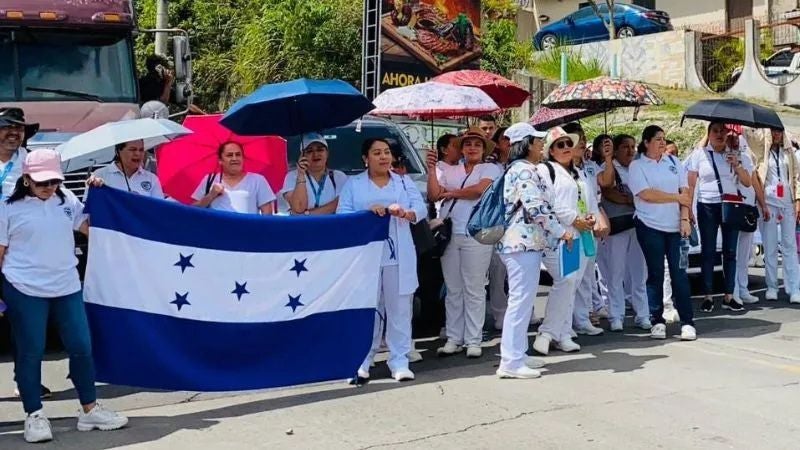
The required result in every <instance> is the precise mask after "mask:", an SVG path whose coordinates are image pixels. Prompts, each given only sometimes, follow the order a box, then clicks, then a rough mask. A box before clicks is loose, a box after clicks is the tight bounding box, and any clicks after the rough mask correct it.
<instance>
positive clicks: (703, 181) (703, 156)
mask: <svg viewBox="0 0 800 450" xmlns="http://www.w3.org/2000/svg"><path fill="white" fill-rule="evenodd" d="M726 151H727V150H726ZM712 155H713V156H712ZM712 157H713V158H714V162H715V163H716V165H717V170H718V171H719V178H720V180H721V181H722V192H724V193H725V194H736V187H737V185H738V184H739V181H738V179H737V177H736V173H735V172H734V170H733V169H732V168H731V165H730V164H728V161H726V160H725V152H722V153H719V152H715V151H714V149H713V148H712V147H711V146H710V145H708V146H706V147H705V148H697V149H695V150H694V151H693V152H692V154H691V155H689V158H688V159H687V160H686V170H688V171H689V172H697V185H696V189H695V190H696V191H697V201H698V202H700V203H712V204H713V203H722V196H720V194H719V186H718V185H717V177H716V175H715V174H714V165H713V164H712V163H711V158H712ZM747 161H749V166H748V165H746V161H745V160H744V159H742V167H744V169H745V170H747V172H748V173H752V172H753V162H752V160H747Z"/></svg>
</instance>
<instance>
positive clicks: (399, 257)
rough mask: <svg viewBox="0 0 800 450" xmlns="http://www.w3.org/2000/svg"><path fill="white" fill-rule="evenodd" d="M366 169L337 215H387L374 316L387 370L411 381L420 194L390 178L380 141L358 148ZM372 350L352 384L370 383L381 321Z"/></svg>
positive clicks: (422, 210)
mask: <svg viewBox="0 0 800 450" xmlns="http://www.w3.org/2000/svg"><path fill="white" fill-rule="evenodd" d="M361 155H362V157H363V158H364V163H365V164H366V165H367V170H366V171H364V172H362V173H360V174H358V175H355V176H352V177H350V179H349V180H348V181H347V183H346V184H345V186H344V189H343V190H342V193H341V195H340V196H339V206H338V207H337V210H336V212H337V214H342V213H352V212H357V211H372V212H374V213H375V214H377V215H379V216H384V215H386V214H389V215H391V216H392V218H391V221H390V222H389V238H388V239H387V240H386V243H385V244H384V248H383V260H382V262H381V281H380V286H381V289H380V293H379V297H378V307H377V310H378V311H385V320H386V345H387V346H388V347H389V359H388V361H387V365H388V366H389V370H391V372H392V378H394V379H395V380H397V381H408V380H413V379H414V372H412V371H411V370H410V369H409V368H408V362H409V361H408V353H409V352H410V351H411V348H412V347H411V310H412V307H411V303H412V301H411V299H412V296H413V295H414V291H416V289H417V286H418V284H419V282H418V280H417V253H416V249H415V248H414V241H413V239H412V237H411V224H412V223H417V222H419V221H420V220H422V219H424V218H425V214H426V212H427V209H426V206H425V202H424V201H423V200H422V194H420V193H419V190H418V189H417V187H416V186H415V185H414V184H413V183H406V182H405V180H404V178H403V177H402V176H400V175H397V174H395V173H392V171H391V168H392V151H391V149H390V147H389V143H388V142H387V141H385V140H383V139H367V140H366V141H364V144H363V146H362V148H361ZM375 320H376V324H375V328H374V330H375V332H374V334H373V340H372V347H371V349H370V352H369V354H368V355H367V357H366V358H365V359H364V363H363V364H362V365H361V367H360V368H359V369H358V378H357V379H356V380H354V382H355V383H356V384H362V383H365V382H366V381H368V380H369V368H370V364H371V363H372V359H373V358H374V356H375V353H376V352H377V350H378V347H379V345H380V342H381V329H382V327H381V324H380V317H379V315H378V314H376V317H375Z"/></svg>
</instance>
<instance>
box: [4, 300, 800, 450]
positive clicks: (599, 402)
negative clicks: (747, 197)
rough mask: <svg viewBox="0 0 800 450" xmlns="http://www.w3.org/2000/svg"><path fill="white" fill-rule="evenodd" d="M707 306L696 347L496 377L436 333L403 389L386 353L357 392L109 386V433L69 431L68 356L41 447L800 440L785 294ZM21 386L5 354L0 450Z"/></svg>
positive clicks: (620, 350) (617, 338)
mask: <svg viewBox="0 0 800 450" xmlns="http://www.w3.org/2000/svg"><path fill="white" fill-rule="evenodd" d="M757 293H758V295H761V296H763V292H757ZM698 315H699V318H698V322H697V328H698V334H699V339H698V341H696V342H681V341H679V340H677V339H675V338H674V337H673V338H670V339H668V340H667V341H653V340H651V339H649V338H648V337H647V334H646V333H644V332H639V331H634V330H632V329H631V330H628V331H626V332H625V333H614V334H611V333H606V334H605V335H604V336H600V337H594V338H590V337H582V338H580V340H579V342H580V343H581V345H583V350H582V351H581V352H580V353H576V354H571V355H566V354H563V353H554V354H552V356H549V357H547V358H546V359H547V361H548V366H547V371H546V373H545V374H544V376H543V377H542V378H540V379H538V380H500V379H498V378H497V377H496V376H495V375H494V371H495V370H496V366H497V363H498V357H497V356H496V353H497V352H498V351H499V350H498V342H497V340H496V339H494V340H491V341H489V342H487V343H486V347H485V349H484V356H483V357H482V358H480V359H477V360H467V359H466V358H465V357H464V356H463V355H460V356H454V357H449V358H438V357H436V356H435V348H436V347H437V346H439V345H441V342H440V341H436V340H426V341H422V342H418V343H417V346H418V348H421V349H422V350H423V355H424V357H425V360H424V361H422V362H420V363H417V364H414V365H413V366H412V368H413V370H415V371H416V373H417V380H416V381H415V382H412V383H404V384H399V383H395V382H393V381H390V380H388V379H386V378H385V377H387V376H388V371H387V370H386V368H385V366H384V365H383V364H379V365H378V367H377V368H376V369H375V370H374V371H373V382H372V383H370V384H369V385H367V386H365V387H363V388H354V387H350V386H347V385H345V384H344V383H342V382H335V383H326V384H319V385H312V386H303V387H297V388H289V389H280V390H272V391H260V392H246V393H228V394H198V393H191V392H149V391H142V390H138V389H134V388H128V387H118V386H105V385H104V386H100V387H99V394H100V396H101V397H102V398H104V399H105V403H106V404H107V405H108V406H110V407H112V408H115V409H118V410H122V411H124V412H125V413H126V414H128V415H129V416H130V417H131V423H130V426H129V427H128V428H127V429H124V430H119V431H115V432H105V433H101V432H91V433H79V432H77V431H74V427H75V423H76V420H75V418H74V417H75V413H76V410H77V402H76V400H75V392H74V390H73V389H72V387H71V385H70V384H69V382H68V380H66V379H65V375H66V373H67V363H66V361H65V360H64V359H62V358H61V357H60V356H59V355H52V358H51V359H50V360H48V361H47V362H46V363H45V364H44V369H43V370H44V380H45V382H46V384H47V385H48V386H50V387H51V388H53V390H54V393H55V398H54V399H53V400H52V401H48V402H46V406H45V408H46V411H47V413H48V414H49V415H50V417H52V418H54V420H53V426H54V431H55V434H56V440H55V441H54V443H51V444H45V445H40V446H37V447H35V448H43V449H45V448H58V449H84V450H93V449H106V448H119V447H129V448H155V449H162V448H163V449H171V450H172V449H176V448H192V449H206V448H208V449H227V448H231V449H233V448H236V449H241V448H288V447H291V448H337V449H338V448H348V449H349V448H353V449H368V448H497V447H500V446H502V447H504V448H537V449H576V448H598V449H599V448H613V447H616V448H624V449H652V448H680V449H694V448H696V449H704V450H707V449H723V448H724V449H730V448H746V449H749V450H752V449H793V448H800V419H798V417H800V401H798V399H800V345H799V344H800V306H797V305H789V304H788V303H787V300H786V298H785V297H784V298H782V299H781V301H779V302H770V303H765V302H763V301H762V303H760V304H758V305H755V306H754V307H751V308H750V309H749V310H748V311H747V312H745V313H741V314H733V313H722V312H716V313H713V314H707V315H701V314H698ZM678 332H679V330H678V328H677V326H674V325H673V326H671V327H670V328H669V333H670V335H673V334H677V333H678ZM120 357H124V352H123V349H122V343H121V344H120ZM309 357H310V358H313V355H309ZM12 390H13V384H12V364H11V363H10V362H8V361H4V362H2V363H0V397H5V398H0V449H17V448H25V443H24V442H23V441H22V436H21V432H20V428H21V423H22V422H21V421H22V419H23V414H22V410H21V405H20V404H19V402H18V401H17V400H16V399H14V398H13V397H12V396H11V392H12Z"/></svg>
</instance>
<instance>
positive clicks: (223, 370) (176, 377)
mask: <svg viewBox="0 0 800 450" xmlns="http://www.w3.org/2000/svg"><path fill="white" fill-rule="evenodd" d="M92 195H94V193H93V194H92ZM86 312H87V315H88V317H89V321H90V323H91V326H90V328H91V332H92V342H93V343H94V348H93V353H94V362H95V367H96V371H97V380H98V381H100V382H104V383H111V384H117V385H129V386H138V387H144V388H155V389H168V390H188V391H239V390H249V389H263V388H271V387H280V386H293V385H298V384H304V383H314V382H320V381H328V380H338V379H344V378H349V377H352V376H355V373H356V370H357V369H358V367H359V366H360V365H361V363H362V362H363V361H364V358H366V355H367V352H368V351H369V347H370V345H371V343H372V329H373V327H374V323H375V310H374V309H350V310H343V311H337V312H330V313H320V314H315V315H312V316H308V317H306V318H303V319H297V320H291V321H286V322H273V323H219V322H203V321H196V320H186V319H178V318H175V317H169V316H163V315H159V314H150V313H145V312H140V311H133V310H127V309H120V308H113V307H109V306H103V305H97V304H92V303H87V304H86ZM126 342H128V343H132V345H125V343H126ZM123 347H124V348H123Z"/></svg>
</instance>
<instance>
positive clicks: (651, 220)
mask: <svg viewBox="0 0 800 450" xmlns="http://www.w3.org/2000/svg"><path fill="white" fill-rule="evenodd" d="M665 148H666V138H665V137H664V130H662V129H661V128H660V127H658V126H656V125H649V126H647V127H646V128H645V129H644V131H642V140H641V142H639V155H640V157H639V158H638V159H636V160H634V161H633V162H632V163H631V165H630V168H629V169H628V177H629V178H628V187H630V189H631V193H632V194H633V203H634V206H635V208H636V238H637V239H638V240H639V245H640V246H641V247H642V251H643V252H644V257H645V261H646V262H647V300H648V303H649V305H650V321H651V322H652V323H653V328H651V329H650V337H651V338H653V339H666V338H667V325H666V320H665V319H664V258H665V257H666V259H667V263H668V266H669V273H670V278H671V279H672V296H673V302H674V303H675V307H676V308H677V309H678V314H679V315H680V318H681V324H682V326H681V339H683V340H687V341H693V340H695V339H696V338H697V331H696V330H695V328H694V311H693V310H692V300H691V298H690V294H689V277H688V275H687V274H686V269H685V268H683V269H682V268H681V265H680V252H681V241H682V239H688V237H689V234H690V233H691V222H690V220H689V208H691V205H692V195H691V191H690V190H689V186H688V184H689V183H688V182H687V180H686V172H685V170H684V168H683V165H682V164H681V162H680V161H679V160H678V158H676V157H674V156H671V155H667V154H665V153H664V149H665Z"/></svg>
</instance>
